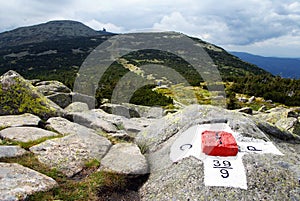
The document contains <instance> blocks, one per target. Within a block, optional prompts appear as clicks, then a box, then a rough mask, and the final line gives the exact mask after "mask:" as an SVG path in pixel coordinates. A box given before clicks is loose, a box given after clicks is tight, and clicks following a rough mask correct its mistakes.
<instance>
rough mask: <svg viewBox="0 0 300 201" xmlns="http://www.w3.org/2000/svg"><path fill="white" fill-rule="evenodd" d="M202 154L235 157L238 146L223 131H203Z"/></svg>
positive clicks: (229, 134)
mask: <svg viewBox="0 0 300 201" xmlns="http://www.w3.org/2000/svg"><path fill="white" fill-rule="evenodd" d="M202 152H203V153H205V154H207V155H210V156H236V155H237V153H238V145H237V143H236V141H235V138H234V137H233V135H232V134H231V133H228V132H225V131H204V132H203V133H202Z"/></svg>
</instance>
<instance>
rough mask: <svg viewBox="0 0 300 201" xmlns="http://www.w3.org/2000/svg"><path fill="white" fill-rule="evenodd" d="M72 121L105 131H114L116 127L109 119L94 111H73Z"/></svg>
mask: <svg viewBox="0 0 300 201" xmlns="http://www.w3.org/2000/svg"><path fill="white" fill-rule="evenodd" d="M70 114H71V115H72V116H73V119H74V122H76V123H78V124H81V125H84V126H86V127H89V128H92V129H102V130H103V131H105V132H109V133H115V132H117V128H116V127H115V126H114V125H113V124H112V123H111V122H109V121H106V120H104V119H103V118H101V116H99V114H98V113H96V112H94V111H84V112H73V113H70Z"/></svg>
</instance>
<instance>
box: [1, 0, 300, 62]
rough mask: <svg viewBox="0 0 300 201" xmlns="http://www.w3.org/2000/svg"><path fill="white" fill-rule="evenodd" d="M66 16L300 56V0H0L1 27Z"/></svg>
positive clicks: (119, 29)
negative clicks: (174, 32)
mask: <svg viewBox="0 0 300 201" xmlns="http://www.w3.org/2000/svg"><path fill="white" fill-rule="evenodd" d="M62 19H69V20H77V21H81V22H83V23H84V24H86V25H88V26H90V27H92V28H94V29H96V30H99V29H102V28H103V27H105V28H106V29H107V30H108V31H111V32H116V33H124V32H136V31H145V30H153V29H154V30H159V31H164V30H169V31H178V32H182V33H185V34H188V35H191V36H196V37H199V38H201V39H203V40H206V41H208V42H211V43H214V44H216V45H219V46H221V47H223V48H225V49H226V50H231V51H245V52H250V53H254V54H258V55H263V56H280V57H298V58H300V1H299V0H297V1H296V0H223V1H221V0H151V1H150V0H98V1H97V0H51V1H46V0H26V1H24V0H9V1H7V0H0V32H3V31H8V30H11V29H14V28H17V27H19V26H28V25H33V24H38V23H43V22H47V21H50V20H62Z"/></svg>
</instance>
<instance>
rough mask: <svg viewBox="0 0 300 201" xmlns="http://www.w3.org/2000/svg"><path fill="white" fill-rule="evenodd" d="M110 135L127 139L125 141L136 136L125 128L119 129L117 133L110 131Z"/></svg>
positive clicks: (119, 138)
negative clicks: (131, 134) (129, 133)
mask: <svg viewBox="0 0 300 201" xmlns="http://www.w3.org/2000/svg"><path fill="white" fill-rule="evenodd" d="M108 135H109V136H111V137H113V138H115V139H118V140H125V141H133V140H134V138H133V137H132V136H130V135H128V133H127V132H126V131H124V130H118V131H117V132H116V133H108Z"/></svg>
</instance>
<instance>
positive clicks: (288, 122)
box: [275, 117, 298, 130]
mask: <svg viewBox="0 0 300 201" xmlns="http://www.w3.org/2000/svg"><path fill="white" fill-rule="evenodd" d="M296 124H298V119H296V118H294V117H288V118H284V119H280V120H279V121H277V122H276V123H275V126H277V127H278V128H282V129H284V130H291V129H292V128H294V127H295V126H296Z"/></svg>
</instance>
